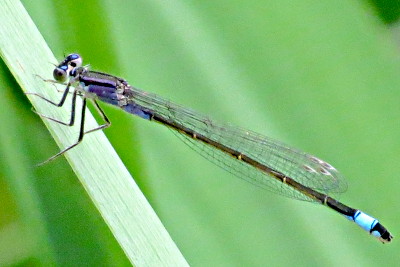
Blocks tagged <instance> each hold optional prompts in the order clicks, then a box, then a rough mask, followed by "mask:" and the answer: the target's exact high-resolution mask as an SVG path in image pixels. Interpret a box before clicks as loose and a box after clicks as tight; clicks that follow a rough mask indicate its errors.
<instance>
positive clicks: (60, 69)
mask: <svg viewBox="0 0 400 267" xmlns="http://www.w3.org/2000/svg"><path fill="white" fill-rule="evenodd" d="M80 66H82V58H81V56H80V55H79V54H69V55H68V56H66V57H65V59H64V60H63V61H61V62H60V64H58V66H56V68H55V69H54V71H53V77H54V79H55V80H56V81H58V82H65V81H66V80H67V79H68V77H69V76H70V73H71V71H72V70H74V69H75V68H77V67H80Z"/></svg>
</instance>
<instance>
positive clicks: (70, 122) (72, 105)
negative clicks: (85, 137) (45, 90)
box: [33, 87, 78, 126]
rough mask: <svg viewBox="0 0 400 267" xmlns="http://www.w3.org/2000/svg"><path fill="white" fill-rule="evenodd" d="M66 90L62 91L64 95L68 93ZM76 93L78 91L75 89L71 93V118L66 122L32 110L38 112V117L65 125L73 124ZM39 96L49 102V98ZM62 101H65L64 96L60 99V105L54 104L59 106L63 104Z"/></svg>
mask: <svg viewBox="0 0 400 267" xmlns="http://www.w3.org/2000/svg"><path fill="white" fill-rule="evenodd" d="M67 88H68V87H67ZM68 90H69V89H65V92H66V93H65V92H64V95H65V96H66V94H68ZM77 94H78V91H77V90H75V91H74V93H73V95H72V103H71V119H70V121H69V123H66V122H63V121H60V120H57V119H54V118H51V117H48V116H46V115H43V114H41V113H38V112H36V111H33V112H35V113H36V114H38V115H39V116H40V117H43V118H46V119H49V120H51V121H54V122H57V123H59V124H62V125H65V126H73V125H74V123H75V107H76V96H77ZM64 95H63V97H64ZM38 96H39V95H38ZM39 97H40V98H42V99H44V100H46V101H47V102H50V100H48V99H46V98H43V97H42V96H39ZM64 101H65V98H64V100H61V102H60V104H61V105H56V106H58V107H61V106H62V105H63V104H64Z"/></svg>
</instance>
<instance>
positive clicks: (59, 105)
mask: <svg viewBox="0 0 400 267" xmlns="http://www.w3.org/2000/svg"><path fill="white" fill-rule="evenodd" d="M70 86H71V84H70V83H68V84H67V87H66V88H65V90H64V93H63V96H62V97H61V100H60V102H59V103H55V102H53V101H51V100H50V99H47V98H46V97H44V96H42V95H40V94H38V93H29V92H28V93H25V94H26V95H35V96H38V97H40V98H41V99H43V100H45V101H46V102H48V103H50V104H52V105H54V106H56V107H62V105H64V102H65V99H66V98H67V95H68V92H69V88H70Z"/></svg>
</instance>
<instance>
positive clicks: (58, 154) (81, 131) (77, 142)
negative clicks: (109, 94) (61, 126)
mask: <svg viewBox="0 0 400 267" xmlns="http://www.w3.org/2000/svg"><path fill="white" fill-rule="evenodd" d="M85 112H86V98H84V99H83V103H82V113H81V126H80V129H79V137H78V141H76V143H74V144H72V145H70V146H69V147H67V148H65V149H63V150H61V151H60V152H58V153H57V154H55V155H54V156H52V157H50V158H48V159H47V160H45V161H43V162H42V163H39V164H38V165H37V166H41V165H44V164H46V163H48V162H50V161H52V160H54V159H56V158H58V157H59V156H61V155H63V154H64V153H65V152H67V151H68V150H70V149H72V148H74V147H76V146H77V145H78V144H79V143H80V142H82V139H83V136H84V135H85Z"/></svg>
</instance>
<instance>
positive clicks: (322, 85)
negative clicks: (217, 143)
mask: <svg viewBox="0 0 400 267" xmlns="http://www.w3.org/2000/svg"><path fill="white" fill-rule="evenodd" d="M23 3H24V5H25V7H26V8H27V10H28V12H29V14H30V15H31V16H32V18H33V20H34V22H35V23H36V25H37V26H38V28H39V30H40V31H41V32H42V34H43V35H44V37H45V39H46V40H47V42H48V44H49V46H50V48H51V49H52V50H53V52H54V53H55V55H56V57H57V58H59V59H60V60H61V59H62V58H63V57H64V55H65V54H68V53H71V52H79V53H80V54H81V55H82V57H83V58H84V62H85V63H86V64H89V63H90V64H91V66H92V68H93V69H96V70H101V71H105V72H109V73H112V74H115V75H118V76H121V77H124V78H126V79H127V80H128V81H129V82H130V84H132V85H134V86H136V87H139V88H142V89H145V90H148V91H151V92H155V93H157V94H159V95H161V96H164V97H166V98H169V99H171V100H173V101H174V102H177V103H180V104H183V105H185V106H188V107H191V108H193V109H195V110H198V111H199V112H201V113H206V114H210V115H212V117H213V118H215V119H217V120H221V121H227V122H232V123H234V124H237V125H240V126H242V127H245V128H249V129H252V130H254V131H256V132H260V133H264V134H265V135H268V136H271V137H274V138H276V139H279V140H282V141H284V142H285V143H288V144H290V145H291V146H294V147H297V148H300V149H302V150H304V151H306V152H309V153H312V154H314V155H317V156H318V157H321V158H323V159H325V160H327V161H328V162H330V163H331V164H333V165H334V166H335V167H337V168H338V169H340V170H341V172H342V173H343V174H344V175H345V176H346V177H347V180H348V184H349V189H348V191H347V193H346V194H344V195H343V196H342V197H341V199H340V200H342V201H343V202H344V203H346V204H349V205H350V206H352V207H354V208H360V209H362V210H363V211H365V212H366V213H369V214H371V215H373V216H375V217H377V218H378V219H380V220H381V222H382V223H383V225H385V226H386V227H387V228H388V229H389V230H391V232H392V234H393V235H395V237H396V236H398V232H399V227H398V221H399V220H400V214H399V212H398V211H399V208H400V204H399V202H400V201H399V197H398V192H399V189H400V181H399V178H398V175H399V173H400V164H399V162H400V154H399V152H400V141H399V137H400V124H399V118H400V103H399V99H400V91H399V88H400V75H399V73H400V60H399V59H400V58H399V47H398V43H396V38H395V35H396V32H397V31H396V27H395V25H393V24H391V25H388V24H385V23H388V22H392V23H393V22H395V21H396V20H397V19H398V12H397V10H398V8H397V7H399V2H398V1H343V0H339V1H317V0H303V1H297V0H296V1H289V0H281V1H277V0H275V1H272V0H264V1H255V0H254V1H252V0H250V1H226V0H225V1H224V0H216V1H129V2H128V1H122V0H114V1H106V0H104V1H93V0H88V1H50V0H36V1H23ZM50 63H57V62H49V64H50ZM0 71H1V73H0V77H1V79H0V87H1V92H2V93H1V97H0V106H1V107H2V110H1V111H2V112H0V121H1V126H0V198H1V203H2V205H0V255H1V256H0V265H1V266H5V265H6V266H7V265H12V266H32V265H34V266H43V265H49V264H56V265H63V266H67V265H74V266H78V265H84V264H85V265H104V266H124V265H129V262H128V261H127V259H126V258H125V256H124V254H123V252H122V250H121V249H120V248H119V246H118V244H117V243H116V241H115V240H114V239H113V236H112V234H111V233H110V231H109V230H108V228H107V226H106V225H105V223H104V221H103V220H102V218H101V217H100V215H99V214H98V212H97V210H96V209H95V208H94V206H93V204H91V201H90V199H89V197H88V196H87V194H86V192H85V191H84V189H83V188H82V187H81V185H80V184H79V182H78V179H77V178H76V177H75V175H74V173H73V172H72V170H71V168H70V167H69V165H68V164H67V162H66V160H65V159H64V158H60V159H58V160H57V161H55V162H52V163H50V164H48V165H46V166H44V167H41V168H35V167H34V165H35V164H37V163H39V162H41V161H43V160H45V159H47V158H48V157H49V156H51V155H53V154H55V153H57V152H58V151H59V149H60V148H58V147H57V146H56V145H55V143H54V141H53V140H52V138H51V136H50V134H49V133H48V132H47V130H46V128H45V127H44V125H43V123H42V122H41V120H40V118H38V116H36V115H35V114H34V113H33V112H31V110H30V109H31V105H30V103H29V102H28V100H27V98H26V97H25V96H24V95H23V93H22V91H21V90H19V88H18V85H17V84H16V83H15V81H14V79H13V77H12V76H11V74H10V73H9V72H8V70H7V68H6V66H5V65H4V63H3V62H1V65H0ZM49 78H51V73H49ZM102 106H103V107H104V109H105V110H106V112H107V114H108V115H109V118H110V119H111V121H112V123H113V125H112V127H111V128H109V129H107V130H105V133H106V134H107V136H108V137H109V139H110V141H111V143H112V144H113V145H114V147H115V148H116V150H117V151H118V154H119V155H120V156H121V158H122V159H123V161H124V162H125V164H126V165H127V167H128V169H129V170H130V172H131V173H132V175H133V176H134V177H135V180H136V182H137V183H138V184H139V185H140V187H141V189H142V190H143V192H144V193H145V195H146V197H147V199H148V200H149V201H150V203H151V204H152V206H153V208H154V209H155V210H156V212H157V214H158V215H159V217H160V219H161V221H162V222H163V224H164V225H165V227H166V228H167V230H168V232H169V233H170V235H171V236H172V238H173V240H174V241H175V242H176V244H177V246H178V247H179V248H180V250H181V251H182V253H183V255H184V256H185V258H186V259H187V261H188V262H189V263H190V264H191V265H193V266H205V265H208V266H261V265H266V264H270V265H275V266H283V265H285V266H287V265H298V266H316V265H318V266H321V265H328V266H338V265H341V266H347V265H359V266H376V265H378V264H383V263H384V264H385V265H388V266H389V265H395V264H396V263H398V260H399V258H400V257H399V256H398V251H399V249H400V245H399V244H400V243H399V241H398V240H396V239H394V241H393V243H392V244H388V245H382V244H380V243H379V242H377V241H376V240H374V238H373V237H369V236H368V234H366V233H365V232H363V230H361V229H359V228H358V227H357V226H355V225H354V224H352V223H350V222H347V221H346V220H345V219H344V218H343V217H341V216H338V215H337V214H335V213H334V212H332V211H330V210H329V209H327V208H324V207H322V206H318V205H314V204H310V203H305V202H301V201H294V200H291V199H287V198H284V197H281V196H277V195H275V194H271V193H269V192H267V191H263V190H261V189H259V188H256V187H254V186H252V185H250V184H247V183H245V182H243V181H241V180H240V179H236V178H235V177H234V176H232V175H231V174H229V173H227V172H225V171H223V170H221V169H219V168H218V167H216V166H214V165H213V164H212V163H210V162H208V161H206V160H204V159H203V158H202V157H201V156H199V155H198V154H196V153H195V152H193V151H192V150H191V149H190V148H189V147H187V146H186V145H184V143H182V142H181V141H180V140H179V139H178V138H176V137H175V136H174V135H173V134H172V133H171V132H170V131H169V130H168V129H166V128H164V127H162V126H160V125H158V124H155V123H149V122H147V121H144V120H142V119H140V118H136V117H133V116H131V115H129V114H125V113H124V112H122V111H120V110H118V109H115V108H113V107H109V106H107V105H102ZM132 223H135V222H132Z"/></svg>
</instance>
